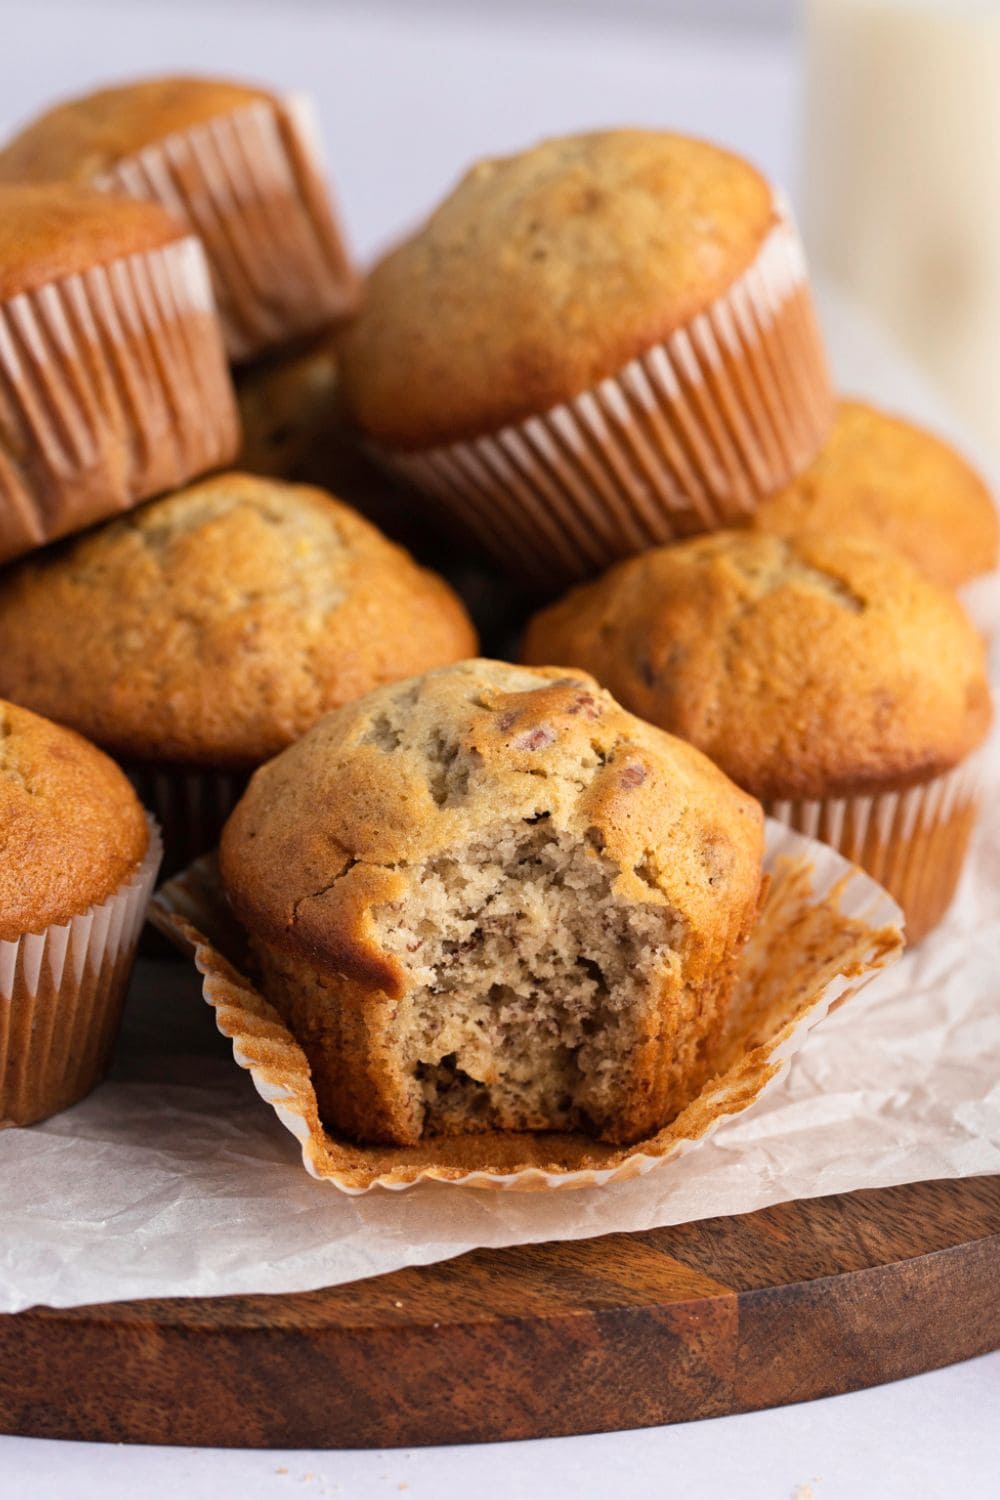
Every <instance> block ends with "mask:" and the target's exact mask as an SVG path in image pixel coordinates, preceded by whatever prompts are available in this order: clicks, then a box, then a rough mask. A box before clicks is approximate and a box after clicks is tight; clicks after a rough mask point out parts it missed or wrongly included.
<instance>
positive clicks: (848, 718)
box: [524, 531, 991, 799]
mask: <svg viewBox="0 0 1000 1500" xmlns="http://www.w3.org/2000/svg"><path fill="white" fill-rule="evenodd" d="M524 656H525V659H526V660H527V661H529V662H539V663H540V662H568V663H570V664H572V665H575V666H581V667H585V668H586V669H587V670H588V671H591V672H593V673H594V675H595V676H596V677H597V678H599V680H600V681H601V682H603V683H604V684H605V685H606V686H607V687H608V688H610V690H611V691H612V692H613V693H614V694H615V696H616V697H618V698H620V699H621V701H622V702H623V703H624V704H626V705H627V706H628V707H629V708H630V709H631V710H632V712H633V713H637V714H641V715H642V717H643V718H645V719H649V720H650V721H651V722H652V723H654V724H660V725H662V726H663V728H664V729H669V730H670V731H671V732H672V733H673V734H679V735H682V736H683V737H684V739H687V740H690V741H691V742H692V743H693V744H695V745H697V746H698V748H699V749H701V750H703V751H704V752H705V753H706V755H709V756H711V758H712V759H713V760H714V761H716V762H717V764H718V765H720V766H721V767H722V768H723V770H725V771H726V772H728V774H729V775H730V776H731V777H732V778H733V780H734V781H736V782H737V783H738V784H739V785H740V786H743V787H746V788H747V790H748V791H751V792H753V793H754V795H755V796H758V797H761V798H764V799H770V798H800V797H804V798H820V797H826V796H840V795H848V794H851V793H855V792H866V791H870V790H871V791H874V790H879V789H881V788H883V787H885V786H886V785H887V784H889V785H892V786H904V785H906V784H908V783H909V782H911V781H919V780H921V779H923V778H925V777H928V776H931V775H934V774H935V773H937V772H939V771H943V770H946V769H948V768H950V767H951V766H954V765H955V764H957V763H958V762H959V761H960V760H961V759H963V757H964V756H966V755H967V754H968V753H969V752H970V751H971V750H972V749H973V748H974V747H975V746H976V745H978V744H979V742H980V741H981V740H982V739H983V738H984V736H985V734H986V731H987V729H988V727H989V723H990V717H991V707H990V697H989V688H988V686H987V679H986V667H985V653H984V649H983V644H982V641H981V640H980V638H979V636H978V635H977V633H976V631H975V630H974V629H973V626H972V624H971V623H970V621H969V620H968V619H967V618H966V616H965V614H964V613H963V611H962V608H961V606H960V605H959V604H958V602H957V601H956V600H955V599H954V597H953V596H952V595H951V594H950V593H948V592H946V591H945V590H944V589H941V588H939V587H938V586H937V585H936V584H933V583H930V582H929V581H928V580H927V579H925V578H924V577H923V576H922V575H921V574H920V573H918V572H917V570H916V569H915V568H913V567H912V566H911V565H910V564H909V563H907V562H906V561H904V560H903V559H902V558H899V557H897V556H895V555H894V554H891V553H886V552H884V551H881V550H880V549H878V548H876V547H874V546H872V545H871V544H870V543H867V542H863V541H859V540H857V539H855V538H842V537H833V536H830V537H827V536H820V535H818V534H815V533H813V534H809V535H804V536H799V537H792V538H782V537H773V536H765V535H763V534H757V533H753V532H732V531H730V532H715V533H714V534H713V535H711V536H706V537H696V538H693V539H692V540H690V541H686V542H681V543H679V544H677V545H676V546H673V547H660V548H657V549H655V550H654V551H652V552H646V553H644V554H642V555H641V556H639V557H635V558H630V559H629V560H628V561H626V562H623V563H621V564H619V565H618V566H617V567H615V568H612V569H611V571H610V572H608V573H606V574H605V575H604V576H603V577H602V578H600V579H598V580H597V581H596V582H595V583H591V584H587V585H585V586H583V587H582V588H578V589H575V590H574V591H573V592H571V593H570V594H568V595H567V596H566V597H565V598H564V599H562V600H560V601H559V602H558V603H556V604H554V605H552V606H551V607H550V608H548V609H546V610H543V611H542V612H541V613H540V614H539V615H536V617H535V618H534V620H533V621H532V622H531V624H530V625H529V628H528V632H527V635H526V638H525V643H524Z"/></svg>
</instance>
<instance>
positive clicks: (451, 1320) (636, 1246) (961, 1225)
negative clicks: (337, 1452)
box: [0, 1177, 1000, 1448]
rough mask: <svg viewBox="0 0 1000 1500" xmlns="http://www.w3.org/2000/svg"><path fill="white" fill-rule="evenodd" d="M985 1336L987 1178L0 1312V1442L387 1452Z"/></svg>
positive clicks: (993, 1233)
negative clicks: (240, 1283)
mask: <svg viewBox="0 0 1000 1500" xmlns="http://www.w3.org/2000/svg"><path fill="white" fill-rule="evenodd" d="M998 1346H1000V1177H980V1178H970V1179H967V1180H965V1181H961V1182H929V1183H916V1184H913V1185H910V1186H905V1187H896V1188H886V1189H881V1190H879V1191H875V1192H859V1193H851V1194H848V1195H844V1196H840V1197H831V1198H817V1199H812V1200H807V1201H802V1202H796V1203H786V1204H782V1205H780V1206H778V1207H775V1208H770V1209H765V1210H762V1211H761V1212H758V1213H754V1214H748V1215H745V1216H742V1217H739V1218H728V1219H710V1220H707V1221H703V1222H701V1223H696V1224H688V1225H679V1226H676V1227H673V1228H668V1229H656V1230H650V1231H648V1232H646V1233H642V1234H631V1235H608V1236H605V1237H603V1238H601V1239H593V1240H577V1241H571V1242H568V1243H559V1244H545V1245H535V1246H523V1247H519V1248H515V1249H509V1250H482V1251H475V1252H473V1253H472V1254H469V1255H463V1256H461V1257H460V1258H458V1259H456V1260H452V1261H446V1262H444V1263H442V1264H439V1265H434V1266H427V1267H422V1268H415V1269H410V1270H404V1271H398V1272H394V1273H393V1274H392V1275H388V1276H380V1277H375V1278H373V1279H371V1280H369V1281H363V1282H356V1283H354V1284H353V1285H350V1286H345V1287H338V1288H331V1289H330V1290H327V1291H319V1292H311V1293H304V1294H301V1295H296V1296H281V1297H273V1296H272V1297H224V1298H211V1299H173V1300H167V1301H144V1302H132V1303H117V1304H107V1305H103V1306H93V1307H81V1308H73V1309H70V1310H68V1311H59V1310H54V1309H48V1308H37V1309H32V1310H31V1311H28V1312H24V1313H19V1314H17V1315H13V1316H6V1317H0V1431H3V1432H7V1433H23V1434H31V1435H37V1436H42V1437H59V1438H85V1439H94V1440H98V1441H103V1442H143V1443H173V1444H207V1445H213V1446H249V1447H310V1448H313V1447H316V1448H322V1447H348V1448H350V1447H392V1446H401V1445H406V1446H409V1445H413V1444H426V1443H457V1442H486V1441H493V1440H497V1439H506V1438H530V1437H540V1436H554V1435H560V1434H567V1433H579V1432H596V1431H609V1430H613V1429H620V1428H628V1427H643V1426H649V1425H653V1424H658V1423H664V1422H681V1421H686V1420H689V1419H691V1418H695V1417H711V1416H717V1415H720V1414H722V1413H725V1412H735V1411H748V1410H753V1409H756V1408H759V1407H765V1406H776V1405H781V1404H783V1403H787V1402H793V1401H806V1400H811V1399H813V1398H815V1397H818V1396H827V1395H831V1394H834V1393H836V1392H841V1391H848V1390H854V1389H857V1388H859V1387H862V1386H869V1385H876V1384H879V1383H880V1382H883V1381H888V1380H897V1379H899V1378H901V1377H903V1376H907V1375H912V1374H916V1373H918V1372H921V1371H924V1370H928V1369H934V1368H937V1367H938V1366H941V1365H945V1364H950V1363H952V1362H954V1361H955V1360H959V1359H967V1358H969V1357H971V1356H973V1355H976V1354H981V1353H984V1352H985V1351H987V1350H989V1349H994V1348H996V1347H998Z"/></svg>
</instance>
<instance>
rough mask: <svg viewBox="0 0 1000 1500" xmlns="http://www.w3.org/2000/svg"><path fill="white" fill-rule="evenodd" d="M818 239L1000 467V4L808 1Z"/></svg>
mask: <svg viewBox="0 0 1000 1500" xmlns="http://www.w3.org/2000/svg"><path fill="white" fill-rule="evenodd" d="M806 11H807V16H808V28H807V35H808V70H807V99H806V120H807V129H806V157H805V162H804V174H803V175H804V182H803V201H804V204H805V229H806V237H807V241H808V244H809V248H810V251H811V254H812V257H813V259H814V261H815V264H816V265H817V267H818V268H820V269H821V270H823V271H825V272H827V273H828V274H829V275H831V276H832V277H833V278H834V279H836V280H837V281H839V282H840V283H841V284H842V285H843V286H844V287H845V288H846V289H847V290H848V291H849V292H851V293H853V294H854V296H855V297H856V299H857V300H858V301H859V302H861V303H862V304H864V305H865V306H866V307H867V308H868V309H869V310H870V311H871V312H872V313H874V314H875V315H877V316H878V317H879V318H880V319H881V320H882V321H883V323H885V325H886V326H887V327H888V328H889V329H890V330H891V331H892V332H893V333H894V334H895V335H896V337H897V339H898V340H899V342H900V343H901V344H902V345H903V346H904V347H906V348H907V349H908V350H909V351H910V353H911V354H913V355H914V356H915V357H916V358H917V359H918V360H919V361H920V362H921V363H922V364H923V365H924V366H925V368H926V369H927V370H928V372H929V373H930V374H932V375H933V376H934V377H935V378H936V380H937V382H938V384H939V385H940V386H941V387H942V389H943V390H944V392H945V393H946V394H947V395H948V396H950V398H951V401H952V404H953V405H954V407H955V409H956V411H958V412H959V413H961V414H962V415H963V416H964V417H965V418H966V419H967V421H969V422H970V423H971V424H972V425H973V426H974V427H975V428H976V429H977V430H978V432H979V433H980V435H981V437H982V439H983V440H984V442H985V443H987V444H989V445H990V446H991V447H992V449H993V451H994V453H1000V3H998V0H980V3H975V0H952V3H948V0H807V5H806Z"/></svg>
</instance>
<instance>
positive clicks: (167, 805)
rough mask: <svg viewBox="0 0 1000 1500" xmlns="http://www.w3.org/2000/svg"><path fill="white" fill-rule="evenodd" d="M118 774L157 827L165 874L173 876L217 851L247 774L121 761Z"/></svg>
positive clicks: (245, 781)
mask: <svg viewBox="0 0 1000 1500" xmlns="http://www.w3.org/2000/svg"><path fill="white" fill-rule="evenodd" d="M122 770H123V771H124V772H125V774H126V776H127V777H128V779H129V781H130V782H131V783H132V786H133V788H134V790H135V794H136V796H137V797H138V798H139V801H140V802H141V803H142V805H143V807H147V808H148V809H149V810H150V812H151V813H152V814H153V816H154V817H155V819H156V821H157V823H158V824H159V827H160V833H161V836H162V839H163V873H164V875H173V874H174V873H175V872H176V871H177V870H180V869H183V867H184V866H185V865H188V864H190V863H191V861H192V860H195V859H197V858H198V857H199V855H202V854H204V853H206V851H207V850H209V849H214V848H215V846H216V844H217V843H218V842H219V837H220V835H221V833H222V827H223V824H224V823H225V821H226V819H227V818H228V817H229V814H230V813H231V812H232V810H233V808H234V807H235V806H236V804H237V802H238V801H239V800H240V798H241V797H242V795H243V793H244V791H245V790H246V784H247V780H248V777H249V774H250V773H249V772H248V771H217V770H213V769H212V768H211V767H207V766H206V767H198V766H193V767H186V766H170V765H160V766H158V765H150V764H148V763H145V762H141V761H123V762H122Z"/></svg>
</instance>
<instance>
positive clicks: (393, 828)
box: [220, 660, 763, 995]
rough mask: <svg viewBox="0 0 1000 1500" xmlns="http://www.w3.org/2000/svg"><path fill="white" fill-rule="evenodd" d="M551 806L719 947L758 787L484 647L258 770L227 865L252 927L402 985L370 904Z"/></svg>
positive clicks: (744, 866) (549, 811)
mask: <svg viewBox="0 0 1000 1500" xmlns="http://www.w3.org/2000/svg"><path fill="white" fill-rule="evenodd" d="M542 819H551V826H552V831H553V834H555V835H559V834H563V833H569V834H571V835H574V836H575V837H576V838H577V839H578V840H579V841H580V843H581V844H584V845H585V846H586V847H588V848H590V849H591V850H592V851H593V853H594V857H595V858H596V857H598V855H600V856H602V857H604V858H606V859H609V860H612V861H613V862H614V863H615V864H616V865H617V867H618V870H619V872H620V873H619V874H618V875H617V877H616V881H615V885H614V887H613V889H614V890H615V891H616V893H617V894H619V895H621V896H622V897H623V898H625V899H626V900H634V901H636V902H645V903H653V904H657V905H667V906H669V907H671V908H672V909H673V910H674V911H675V912H676V914H677V917H678V921H679V922H681V923H683V924H685V926H686V929H687V933H686V936H687V937H688V938H691V937H692V934H694V933H700V934H702V935H703V936H704V942H702V943H700V944H699V942H697V941H693V942H690V943H689V944H687V945H686V946H687V948H688V951H689V952H693V953H694V958H693V960H692V961H693V963H694V964H695V965H696V966H697V963H698V962H699V958H698V955H699V954H700V955H701V960H700V961H704V962H706V963H707V962H708V955H709V954H710V953H711V952H713V951H717V945H714V946H713V944H712V942H711V941H710V939H709V937H708V936H707V934H711V933H718V932H720V931H721V932H725V931H727V930H729V929H731V927H732V922H733V914H734V913H738V914H739V920H741V921H743V920H745V919H746V915H747V912H748V910H752V909H753V906H754V903H755V899H756V893H757V889H758V885H759V881H760V865H761V857H762V850H763V819H762V815H761V809H760V807H759V805H758V804H757V803H756V802H754V801H753V799H752V798H750V797H747V796H745V795H744V794H743V793H742V792H740V791H739V790H738V789H737V788H736V787H734V786H733V785H732V783H731V782H730V781H728V780H727V779H726V777H725V776H723V774H722V773H721V772H720V771H719V770H717V769H716V767H715V766H713V765H712V764H711V763H710V762H709V761H707V760H706V759H705V757H704V756H702V755H700V754H699V753H698V752H697V751H696V750H694V749H692V747H691V746H689V745H685V744H683V743H682V742H681V741H679V740H675V739H673V738H672V737H671V736H669V735H666V734H663V733H662V732H661V731H660V730H658V729H654V728H652V727H651V726H650V725H648V724H643V723H641V722H640V721H639V720H638V719H635V718H633V717H632V715H631V714H628V713H626V712H625V711H624V710H623V709H622V708H620V707H619V706H618V704H617V703H615V702H614V700H613V699H612V698H611V696H610V695H609V694H608V693H606V692H604V691H602V690H601V689H600V688H599V687H598V686H597V684H596V683H595V682H594V681H593V679H592V678H590V677H588V676H586V675H585V674H582V673H576V674H567V673H565V672H563V671H543V672H534V671H528V670H526V669H524V668H518V667H511V666H508V665H506V664H505V663H500V662H490V661H478V660H477V661H466V662H460V663H458V664H457V665H456V666H452V667H445V668H442V669H441V670H439V671H436V672H430V673H427V674H426V675H425V676H423V677H419V678H415V679H413V680H411V681H409V682H402V683H396V684H394V685H393V686H391V687H387V688H381V689H380V690H379V691H378V692H375V693H371V694H369V695H368V696H367V697H366V698H364V699H362V700H361V701H360V702H358V703H352V704H350V705H348V706H347V707H346V708H343V709H340V710H339V711H338V712H337V713H334V714H330V715H328V717H326V718H325V719H323V720H322V721H321V722H320V723H319V724H317V725H316V727H315V728H314V729H313V730H311V731H310V733H309V734H307V735H306V736H305V737H304V738H303V739H301V740H300V741H299V742H298V743H297V744H296V745H293V746H292V747H291V748H290V749H288V750H286V751H285V752H284V753H283V754H282V755H280V756H278V757H277V758H276V759H275V760H273V761H271V762H269V764H268V765H266V766H263V767H262V768H261V769H260V770H259V771H258V772H257V773H256V775H255V776H254V777H253V779H252V780H251V782H250V786H249V788H248V790H247V792H246V793H245V795H244V797H243V799H242V801H241V802H240V803H239V804H238V806H237V807H236V809H235V811H234V812H233V814H232V816H231V818H230V820H229V822H228V824H227V825H226V828H225V830H224V833H223V837H222V846H221V850H220V864H221V870H222V875H223V880H224V883H225V886H226V889H227V891H228V892H229V895H230V898H231V900H232V901H233V903H234V905H235V908H236V911H237V914H238V915H239V916H240V918H241V919H242V921H243V922H244V924H245V925H246V926H247V928H248V929H249V931H250V932H251V933H252V934H254V935H256V936H257V937H260V938H263V939H266V940H268V941H270V942H273V943H278V944H279V945H281V946H283V947H285V948H287V949H288V950H289V951H291V952H293V953H298V954H301V955H303V956H305V957H307V958H309V959H310V960H313V961H319V962H320V963H324V964H327V965H329V966H330V967H332V968H334V969H335V970H337V971H339V972H341V973H345V974H347V975H348V976H350V977H352V978H356V979H359V980H361V981H362V982H368V983H371V984H373V985H375V986H376V987H377V988H378V989H380V990H383V991H385V992H387V993H390V994H397V995H398V994H401V993H402V992H403V991H404V989H405V988H406V976H405V973H404V970H403V968H402V966H401V963H400V960H399V959H398V958H397V957H396V956H395V955H394V954H392V953H389V952H387V951H385V950H384V949H382V948H381V947H380V946H379V945H378V943H377V941H376V939H375V936H374V929H373V927H372V925H371V920H370V916H369V914H370V912H371V910H372V908H373V907H379V906H381V905H382V904H384V903H388V902H396V901H399V900H402V899H405V895H406V892H407V889H408V882H409V881H410V879H411V878H415V877H414V876H413V872H414V871H415V870H416V869H417V868H420V869H421V870H423V871H426V861H427V860H428V859H432V860H433V859H435V858H436V857H440V858H441V859H442V860H444V861H446V862H447V861H448V860H449V859H451V860H452V861H453V862H455V861H456V860H460V851H461V849H462V847H463V846H465V845H468V844H469V842H470V841H471V840H475V839H477V838H478V839H480V840H482V839H486V840H489V839H492V838H497V837H500V836H501V835H502V833H503V831H504V830H505V829H508V828H509V827H510V825H512V824H514V825H519V824H521V823H522V822H525V821H527V822H538V821H540V820H542ZM448 869H449V866H448V865H447V863H446V864H445V865H441V866H440V867H439V868H438V871H437V877H439V878H440V879H441V880H442V881H443V882H447V881H448V879H449V878H450V877H449V874H448ZM452 874H453V875H455V877H456V878H458V877H459V876H460V869H459V870H457V871H453V872H452ZM437 877H436V878H437Z"/></svg>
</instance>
